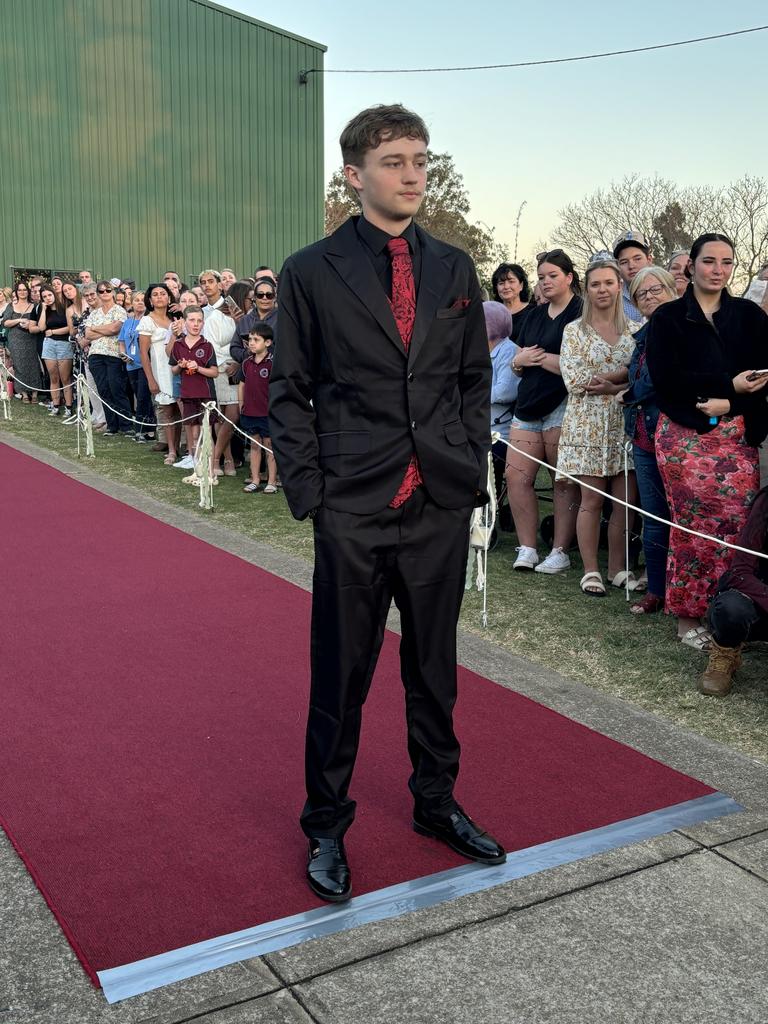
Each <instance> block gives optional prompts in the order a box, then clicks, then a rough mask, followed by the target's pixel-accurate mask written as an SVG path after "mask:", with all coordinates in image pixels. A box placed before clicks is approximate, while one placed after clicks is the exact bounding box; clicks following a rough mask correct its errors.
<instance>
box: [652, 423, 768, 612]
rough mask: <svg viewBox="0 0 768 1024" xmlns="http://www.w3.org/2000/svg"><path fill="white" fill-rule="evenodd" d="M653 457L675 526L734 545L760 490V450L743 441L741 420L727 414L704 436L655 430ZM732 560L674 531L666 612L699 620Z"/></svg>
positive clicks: (667, 427)
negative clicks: (654, 455)
mask: <svg viewBox="0 0 768 1024" xmlns="http://www.w3.org/2000/svg"><path fill="white" fill-rule="evenodd" d="M656 459H657V461H658V464H659V472H660V473H661V479H662V480H663V481H664V488H665V490H666V492H667V500H668V501H669V508H670V514H671V518H672V522H673V523H677V524H678V525H679V526H687V527H688V528H689V529H691V530H697V531H698V532H699V533H706V534H709V536H710V537H718V538H719V539H721V540H726V541H729V542H730V543H732V544H735V543H737V542H738V539H739V535H740V534H741V531H742V529H743V527H744V523H745V522H746V519H747V507H748V505H749V503H750V502H751V501H752V499H753V498H754V496H755V494H756V493H757V491H758V488H759V486H760V473H759V468H758V454H757V448H753V447H752V446H751V445H748V444H747V443H746V441H745V440H744V418H743V417H742V416H734V417H726V418H724V419H721V420H720V422H719V423H718V425H717V426H716V427H715V428H714V430H711V431H710V432H709V433H708V434H697V433H696V431H695V430H691V429H690V428H689V427H681V426H680V425H679V424H677V423H673V422H672V420H670V419H668V418H667V417H666V416H665V415H664V413H662V414H661V416H660V417H659V423H658V426H657V428H656ZM730 561H731V550H730V549H729V548H726V547H723V546H721V545H718V544H714V543H712V541H709V540H703V539H702V538H701V537H694V536H693V535H692V534H690V533H683V532H682V530H671V531H670V538H669V557H668V559H667V593H666V601H665V609H666V611H667V612H668V614H670V615H683V616H686V617H688V618H692V619H697V618H700V617H701V616H702V615H704V613H705V612H706V610H707V608H708V607H709V602H710V601H711V599H712V597H713V596H714V593H715V590H716V589H717V583H718V580H719V579H720V577H721V576H722V575H723V573H724V572H725V570H726V569H727V568H728V566H729V564H730Z"/></svg>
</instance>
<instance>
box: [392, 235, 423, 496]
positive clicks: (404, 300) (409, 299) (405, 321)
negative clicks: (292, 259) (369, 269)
mask: <svg viewBox="0 0 768 1024" xmlns="http://www.w3.org/2000/svg"><path fill="white" fill-rule="evenodd" d="M387 250H388V252H389V255H390V257H391V259H392V298H391V299H390V305H391V306H392V313H393V315H394V318H395V323H396V324H397V330H398V332H399V334H400V338H401V340H402V342H403V347H404V348H405V351H406V352H407V351H408V349H409V348H410V345H411V335H412V334H413V324H414V321H415V320H416V282H415V281H414V279H413V263H412V262H411V253H410V249H409V248H408V242H407V241H406V240H405V239H404V238H390V240H389V241H388V242H387ZM420 483H421V470H420V469H419V462H418V459H417V458H416V455H415V454H414V455H412V456H411V461H410V462H409V463H408V468H407V469H406V471H405V476H404V477H403V482H402V483H401V484H400V489H399V490H398V492H397V494H396V495H395V496H394V498H393V499H392V501H390V503H389V507H390V508H400V506H401V505H403V504H405V502H406V501H407V500H408V499H409V498H410V496H411V495H412V494H413V492H414V491H415V490H416V488H417V487H418V486H419V484H420Z"/></svg>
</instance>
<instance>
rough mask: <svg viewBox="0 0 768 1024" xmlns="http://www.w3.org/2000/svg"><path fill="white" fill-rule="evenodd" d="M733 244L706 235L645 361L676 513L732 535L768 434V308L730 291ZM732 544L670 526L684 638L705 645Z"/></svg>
mask: <svg viewBox="0 0 768 1024" xmlns="http://www.w3.org/2000/svg"><path fill="white" fill-rule="evenodd" d="M733 265H734V250H733V243H732V242H731V241H730V239H728V238H727V237H726V236H725V235H720V234H706V235H701V236H700V237H699V238H697V239H696V241H695V242H694V243H693V246H692V247H691V255H690V260H689V263H688V273H689V276H690V278H691V283H690V284H689V286H688V289H687V291H686V292H685V294H684V295H683V296H682V298H679V299H677V300H676V301H675V302H668V303H666V305H664V306H661V307H660V308H659V309H657V310H656V312H655V313H654V314H653V316H652V317H651V320H650V323H649V325H648V334H647V343H646V351H647V354H648V370H649V372H650V375H651V379H652V380H653V383H654V385H655V388H656V395H657V401H658V406H659V408H660V410H661V415H660V416H659V422H658V425H657V427H656V458H657V461H658V463H659V470H660V472H661V477H662V480H663V481H664V488H665V490H666V493H667V498H668V501H669V507H670V512H671V515H672V522H673V523H674V524H676V525H679V526H685V527H687V528H688V529H690V530H695V531H696V532H697V533H699V534H707V535H708V536H711V537H716V538H718V539H719V540H725V541H728V542H730V543H735V542H737V539H738V537H739V535H740V533H741V531H742V529H743V527H744V524H745V522H746V518H747V507H748V505H749V503H750V502H751V501H752V499H753V498H754V496H755V494H756V493H757V490H758V487H759V468H758V453H757V446H758V445H759V444H760V443H761V442H762V441H763V440H764V439H765V437H766V434H768V405H767V404H766V394H765V391H764V390H763V389H764V388H765V385H766V383H768V373H766V374H760V372H759V371H761V370H768V317H766V315H765V313H763V311H762V310H761V309H760V308H759V307H758V306H756V305H755V304H754V303H753V302H750V301H749V300H748V299H738V298H733V297H732V296H731V295H730V294H729V292H728V288H727V285H728V281H729V280H730V277H731V274H732V273H733ZM730 557H731V555H730V551H729V549H728V548H726V547H724V546H723V545H721V544H718V543H717V542H713V541H711V540H707V539H705V538H704V537H700V536H695V535H691V534H688V533H683V532H682V531H681V530H674V529H673V530H672V532H671V537H670V546H669V559H668V562H667V594H666V610H667V612H668V613H669V614H670V615H677V616H678V635H679V636H680V639H681V640H682V641H683V643H686V644H688V645H690V646H691V647H695V648H697V649H702V648H704V647H706V646H707V645H708V643H709V640H710V636H709V633H708V631H707V630H706V628H705V627H704V626H703V625H702V622H701V620H702V617H703V616H704V614H705V612H706V610H707V606H708V605H709V603H710V601H711V599H712V598H713V596H714V594H715V591H716V589H717V584H718V581H719V579H720V577H721V576H722V575H723V573H724V572H725V570H726V569H727V568H728V565H729V562H730Z"/></svg>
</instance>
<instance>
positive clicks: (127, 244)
mask: <svg viewBox="0 0 768 1024" xmlns="http://www.w3.org/2000/svg"><path fill="white" fill-rule="evenodd" d="M20 10H23V16H19V17H11V18H8V19H6V20H5V22H4V25H3V31H2V33H0V98H1V99H2V109H3V111H4V112H5V118H4V122H5V126H4V131H3V136H4V142H5V145H4V146H3V147H2V153H1V154H0V283H5V279H6V277H7V275H8V269H7V268H8V267H9V265H11V264H13V265H16V266H30V267H31V266H41V267H52V268H60V269H77V268H80V267H89V268H90V269H92V270H93V271H94V273H96V274H99V275H104V276H123V277H134V278H136V280H137V281H140V282H142V283H146V282H147V281H148V280H149V278H151V277H154V276H155V275H157V274H162V272H163V271H164V270H166V269H169V268H173V269H177V270H178V271H179V272H181V273H182V274H183V275H191V274H193V273H198V272H199V271H200V270H201V269H203V268H204V267H209V266H213V267H217V268H220V267H222V266H230V267H233V268H234V269H235V271H236V273H238V274H239V275H243V274H249V273H251V272H252V271H253V269H254V268H255V267H256V266H258V265H259V264H260V263H267V264H271V265H272V264H278V265H279V264H280V262H281V261H282V259H283V258H284V257H285V256H286V255H287V254H288V253H289V252H291V251H293V250H294V249H297V248H299V247H300V246H302V245H306V244H308V243H309V242H311V241H313V240H314V239H316V238H319V237H321V235H322V232H323V143H322V137H323V134H322V129H323V95H322V76H321V75H310V76H309V83H308V84H307V85H300V84H299V72H300V71H301V70H304V69H306V68H311V67H322V60H323V52H324V47H322V46H321V45H320V44H318V43H312V42H310V41H308V40H303V39H301V38H299V37H296V36H292V35H290V34H288V33H284V32H281V31H280V30H278V29H274V28H272V27H270V26H267V25H262V24H260V23H258V22H255V21H254V20H253V19H250V18H246V17H245V16H243V15H240V14H237V13H236V12H230V11H225V10H222V9H221V8H217V7H216V6H215V5H212V4H210V3H206V2H204V0H27V2H26V3H25V4H24V5H23V7H20Z"/></svg>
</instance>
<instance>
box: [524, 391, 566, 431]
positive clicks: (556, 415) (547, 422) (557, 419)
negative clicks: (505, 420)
mask: <svg viewBox="0 0 768 1024" xmlns="http://www.w3.org/2000/svg"><path fill="white" fill-rule="evenodd" d="M566 405H568V399H567V398H564V399H563V400H562V402H561V403H560V405H558V407H557V408H556V409H553V410H552V412H550V413H547V415H546V416H544V417H542V419H540V420H519V419H518V418H517V416H514V417H513V419H512V423H511V426H513V427H517V429H518V430H532V431H535V432H536V433H537V434H543V433H544V431H545V430H556V429H557V428H558V427H562V425H563V417H564V416H565V407H566Z"/></svg>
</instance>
